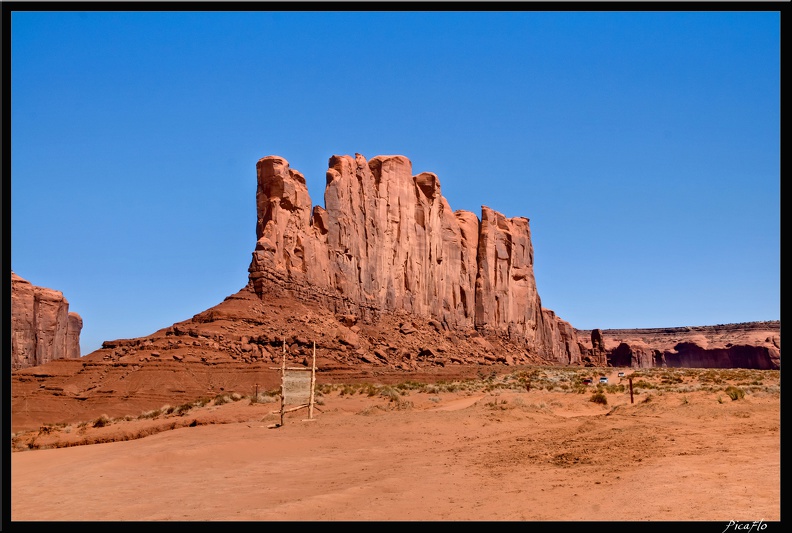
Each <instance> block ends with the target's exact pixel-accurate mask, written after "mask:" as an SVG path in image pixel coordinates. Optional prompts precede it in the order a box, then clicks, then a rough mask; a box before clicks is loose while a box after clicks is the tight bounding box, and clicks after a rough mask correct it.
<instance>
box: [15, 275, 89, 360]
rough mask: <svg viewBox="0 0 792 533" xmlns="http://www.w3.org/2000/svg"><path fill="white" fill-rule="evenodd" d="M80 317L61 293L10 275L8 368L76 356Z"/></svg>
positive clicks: (78, 355)
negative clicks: (9, 349) (73, 311)
mask: <svg viewBox="0 0 792 533" xmlns="http://www.w3.org/2000/svg"><path fill="white" fill-rule="evenodd" d="M82 326H83V322H82V318H81V317H80V315H78V314H77V313H72V312H69V302H68V301H67V300H66V298H64V297H63V293H62V292H60V291H56V290H53V289H48V288H45V287H38V286H36V285H33V284H32V283H30V282H29V281H27V280H26V279H23V278H21V277H19V276H17V275H16V274H15V273H13V272H11V368H12V369H18V368H27V367H30V366H37V365H43V364H45V363H48V362H50V361H52V360H54V359H77V358H79V357H80V331H81V330H82Z"/></svg>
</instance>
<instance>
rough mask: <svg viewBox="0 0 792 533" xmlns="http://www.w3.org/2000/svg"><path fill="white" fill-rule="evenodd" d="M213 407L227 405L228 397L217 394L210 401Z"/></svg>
mask: <svg viewBox="0 0 792 533" xmlns="http://www.w3.org/2000/svg"><path fill="white" fill-rule="evenodd" d="M212 402H213V403H214V405H223V404H224V403H228V396H226V395H225V394H218V395H217V396H215V397H214V398H213V399H212Z"/></svg>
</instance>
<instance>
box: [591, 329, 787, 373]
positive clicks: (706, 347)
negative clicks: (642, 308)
mask: <svg viewBox="0 0 792 533" xmlns="http://www.w3.org/2000/svg"><path fill="white" fill-rule="evenodd" d="M576 333H577V334H578V336H579V337H580V338H583V337H585V334H586V332H585V331H583V330H577V331H576ZM581 353H583V354H584V360H585V359H586V357H588V356H590V354H593V353H603V354H604V355H605V357H606V360H603V363H602V364H605V363H607V365H609V366H620V367H633V368H648V367H685V368H753V369H761V370H779V369H780V368H781V322H780V321H777V320H776V321H765V322H745V323H740V324H719V325H715V326H693V327H679V328H656V329H651V328H649V329H619V330H616V329H614V330H598V329H595V330H591V345H585V344H582V345H581Z"/></svg>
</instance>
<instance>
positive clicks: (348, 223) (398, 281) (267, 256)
mask: <svg viewBox="0 0 792 533" xmlns="http://www.w3.org/2000/svg"><path fill="white" fill-rule="evenodd" d="M256 168H257V179H258V188H257V191H256V204H257V211H258V213H257V215H258V217H257V226H256V236H257V239H258V240H257V243H256V248H255V251H254V252H253V259H252V261H251V265H250V268H249V272H250V277H249V280H250V286H251V287H252V288H253V290H254V291H255V292H256V293H257V294H258V295H259V296H260V297H262V298H263V297H264V296H265V294H267V293H268V292H272V291H280V290H284V289H285V290H286V291H288V292H289V293H291V294H292V295H294V296H297V297H300V298H304V299H308V300H313V301H318V302H320V303H322V304H323V305H325V306H327V307H328V308H330V309H331V310H333V311H335V312H338V313H345V314H351V315H354V316H356V317H360V319H361V320H364V321H371V320H376V319H377V318H378V317H379V316H380V315H381V314H382V313H404V314H405V315H409V316H411V317H416V318H423V319H426V320H429V319H431V320H436V321H438V322H439V323H440V324H441V326H442V328H443V329H444V330H447V331H449V330H454V331H470V330H476V331H478V332H480V333H482V334H485V335H495V336H499V337H502V338H506V339H508V340H509V341H511V342H514V343H519V344H520V345H522V346H523V347H524V348H525V349H526V350H527V351H528V352H529V353H533V354H537V355H539V356H540V357H542V358H544V359H546V360H548V361H552V362H558V363H564V364H574V363H578V362H580V350H579V346H578V342H577V338H576V335H575V332H574V329H573V328H572V326H571V325H570V324H569V323H567V322H565V321H563V320H561V319H560V318H558V317H557V316H556V315H555V314H554V313H553V312H552V311H548V310H543V309H542V306H541V300H540V298H539V294H538V292H537V288H536V281H535V279H534V271H533V246H532V244H531V232H530V227H529V221H528V219H527V218H523V217H515V218H506V217H504V216H503V215H502V214H500V213H498V212H496V211H494V210H492V209H490V208H488V207H486V206H483V207H482V213H481V219H479V218H478V217H477V216H476V215H475V214H473V213H471V212H468V211H453V210H452V209H451V207H450V206H449V205H448V202H447V201H446V199H445V198H444V197H443V196H442V194H441V189H440V180H439V179H438V177H437V176H436V175H435V174H432V173H430V172H423V173H420V174H417V175H413V174H412V165H411V163H410V160H409V159H407V158H406V157H404V156H399V155H396V156H377V157H374V158H372V159H371V160H369V161H366V159H365V158H364V157H363V156H362V155H360V154H356V155H355V157H354V158H353V157H351V156H333V157H331V158H330V160H329V168H328V170H327V186H326V189H325V207H324V208H322V207H320V206H312V204H311V198H310V196H309V194H308V190H307V187H306V182H305V178H304V176H303V175H302V174H301V173H300V172H298V171H296V170H294V169H292V168H290V167H289V163H288V162H287V161H286V160H285V159H283V158H282V157H278V156H269V157H264V158H262V159H260V160H259V161H258V164H257V165H256Z"/></svg>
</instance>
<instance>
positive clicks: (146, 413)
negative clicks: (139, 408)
mask: <svg viewBox="0 0 792 533" xmlns="http://www.w3.org/2000/svg"><path fill="white" fill-rule="evenodd" d="M161 414H162V411H160V410H159V409H154V410H153V411H144V412H142V413H140V415H138V419H141V418H142V419H149V418H157V417H158V416H159V415H161Z"/></svg>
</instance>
